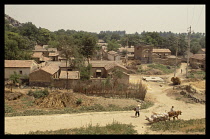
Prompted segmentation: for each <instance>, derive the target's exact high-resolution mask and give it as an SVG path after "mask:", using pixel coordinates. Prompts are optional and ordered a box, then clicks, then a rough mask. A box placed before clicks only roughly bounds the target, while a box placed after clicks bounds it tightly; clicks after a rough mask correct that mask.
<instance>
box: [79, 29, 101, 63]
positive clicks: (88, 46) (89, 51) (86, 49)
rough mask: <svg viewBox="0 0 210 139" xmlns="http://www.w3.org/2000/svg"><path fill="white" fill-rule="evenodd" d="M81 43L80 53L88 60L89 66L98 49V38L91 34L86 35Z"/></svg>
mask: <svg viewBox="0 0 210 139" xmlns="http://www.w3.org/2000/svg"><path fill="white" fill-rule="evenodd" d="M81 41H82V44H81V46H80V52H81V54H82V55H83V56H84V57H85V58H86V59H87V61H88V64H89V58H91V56H92V55H93V54H94V52H95V49H96V42H97V40H96V37H95V36H93V35H91V34H89V33H85V34H84V35H83V37H82V40H81Z"/></svg>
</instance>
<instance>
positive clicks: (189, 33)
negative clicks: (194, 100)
mask: <svg viewBox="0 0 210 139" xmlns="http://www.w3.org/2000/svg"><path fill="white" fill-rule="evenodd" d="M189 28H190V30H189V32H188V47H187V67H186V77H188V67H189V56H190V35H191V26H190V27H189Z"/></svg>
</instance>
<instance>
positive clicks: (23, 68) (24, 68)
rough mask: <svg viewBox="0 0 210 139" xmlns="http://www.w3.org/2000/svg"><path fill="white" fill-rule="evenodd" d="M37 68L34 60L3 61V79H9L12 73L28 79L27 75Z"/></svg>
mask: <svg viewBox="0 0 210 139" xmlns="http://www.w3.org/2000/svg"><path fill="white" fill-rule="evenodd" d="M38 67H39V66H38V64H37V62H36V61H34V60H4V79H9V76H10V75H11V74H14V72H16V73H17V74H20V75H23V76H28V77H29V74H30V73H31V72H32V71H34V70H36V69H38Z"/></svg>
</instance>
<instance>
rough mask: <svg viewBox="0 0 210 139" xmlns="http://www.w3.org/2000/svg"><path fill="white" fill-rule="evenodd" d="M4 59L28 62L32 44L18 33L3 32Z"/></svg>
mask: <svg viewBox="0 0 210 139" xmlns="http://www.w3.org/2000/svg"><path fill="white" fill-rule="evenodd" d="M4 41H5V45H4V48H5V53H4V55H5V59H7V60H28V59H31V54H32V53H31V52H29V51H30V50H31V49H32V45H33V42H31V41H30V40H29V39H28V38H26V37H23V36H21V35H19V34H18V33H14V32H9V31H5V40H4Z"/></svg>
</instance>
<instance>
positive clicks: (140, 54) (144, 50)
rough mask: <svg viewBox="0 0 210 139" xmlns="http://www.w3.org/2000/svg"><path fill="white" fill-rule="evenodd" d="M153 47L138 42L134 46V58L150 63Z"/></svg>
mask: <svg viewBox="0 0 210 139" xmlns="http://www.w3.org/2000/svg"><path fill="white" fill-rule="evenodd" d="M152 52H153V47H152V46H151V45H146V44H143V43H142V44H140V45H137V46H135V47H134V58H135V59H137V60H140V61H141V63H142V64H143V63H152Z"/></svg>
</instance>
